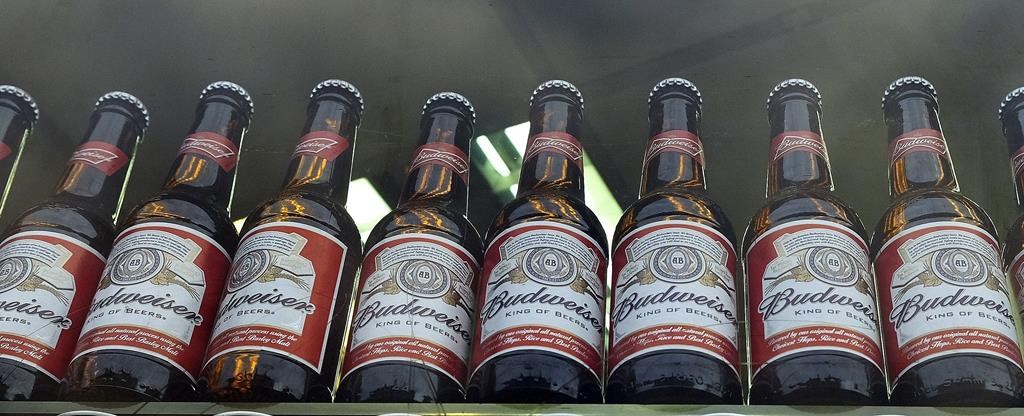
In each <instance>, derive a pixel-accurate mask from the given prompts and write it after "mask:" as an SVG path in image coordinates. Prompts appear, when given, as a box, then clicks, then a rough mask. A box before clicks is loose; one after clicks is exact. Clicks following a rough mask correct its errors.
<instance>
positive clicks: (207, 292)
mask: <svg viewBox="0 0 1024 416" xmlns="http://www.w3.org/2000/svg"><path fill="white" fill-rule="evenodd" d="M230 265H231V261H230V258H229V256H228V253H227V252H226V251H224V249H223V248H222V247H221V246H220V245H218V244H217V242H215V241H214V240H213V239H211V238H210V237H207V236H205V235H203V234H200V233H199V232H197V231H194V230H192V229H190V228H187V227H183V226H180V225H177V224H171V223H164V222H149V223H143V224H138V225H135V226H132V227H129V228H128V229H126V230H124V231H122V232H121V234H120V235H118V236H117V239H116V240H115V241H114V247H113V249H111V251H110V260H109V261H108V262H107V266H106V268H104V269H103V275H102V277H101V278H100V283H99V290H97V292H96V296H95V297H94V298H93V302H92V306H91V307H90V308H89V313H88V317H87V318H86V319H85V326H84V327H83V328H82V336H81V338H79V340H78V347H77V348H76V349H75V358H76V359H77V358H78V357H81V356H82V355H84V354H87V353H90V352H94V351H100V350H131V351H135V352H140V353H143V354H147V355H150V356H153V357H156V358H158V359H161V360H163V361H166V362H167V363H169V364H171V365H173V366H175V367H177V368H178V369H180V370H181V371H183V372H185V374H187V375H188V376H189V377H191V378H192V381H195V379H196V376H197V375H198V374H199V370H200V369H201V365H202V360H203V352H204V350H205V347H206V341H207V340H208V339H209V335H210V329H212V327H213V325H212V322H211V320H210V319H208V318H210V317H213V316H214V314H215V313H216V312H217V303H218V300H219V299H220V292H221V289H222V288H223V285H224V276H226V275H227V273H228V268H229V267H230Z"/></svg>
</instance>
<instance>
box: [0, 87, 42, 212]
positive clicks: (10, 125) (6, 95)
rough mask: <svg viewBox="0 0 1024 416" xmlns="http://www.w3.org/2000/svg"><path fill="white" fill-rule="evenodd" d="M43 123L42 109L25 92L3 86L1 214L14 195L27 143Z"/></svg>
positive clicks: (0, 112) (0, 103)
mask: <svg viewBox="0 0 1024 416" xmlns="http://www.w3.org/2000/svg"><path fill="white" fill-rule="evenodd" d="M38 121H39V107H37V106H36V102H35V100H33V99H32V97H31V96H30V95H28V93H27V92H25V90H22V89H21V88H18V87H15V86H13V85H0V186H3V191H2V193H0V212H3V210H4V206H5V205H6V203H7V196H8V195H10V193H11V185H12V184H13V183H14V174H15V173H16V171H17V169H18V161H19V160H21V151H22V149H23V148H24V147H25V139H27V138H28V136H29V134H31V133H32V128H33V127H34V126H35V124H36V122H38Z"/></svg>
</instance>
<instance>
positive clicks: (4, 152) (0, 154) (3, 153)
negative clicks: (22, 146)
mask: <svg viewBox="0 0 1024 416" xmlns="http://www.w3.org/2000/svg"><path fill="white" fill-rule="evenodd" d="M11 153H14V150H13V149H11V146H8V145H7V143H4V142H0V160H4V159H7V156H10V155H11Z"/></svg>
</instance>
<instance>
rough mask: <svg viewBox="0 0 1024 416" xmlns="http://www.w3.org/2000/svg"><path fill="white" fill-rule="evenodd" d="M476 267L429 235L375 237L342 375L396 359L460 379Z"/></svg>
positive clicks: (459, 250)
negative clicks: (377, 238)
mask: <svg viewBox="0 0 1024 416" xmlns="http://www.w3.org/2000/svg"><path fill="white" fill-rule="evenodd" d="M477 272H479V265H478V264H477V261H476V260H475V259H474V258H473V256H472V255H471V254H470V253H469V252H468V251H466V249H464V248H462V247H460V246H459V245H457V244H455V243H453V242H452V241H450V240H447V239H444V238H440V237H435V236H432V235H428V234H405V235H400V236H395V237H391V238H387V239H384V240H382V241H381V242H379V243H377V244H376V245H374V246H373V248H371V249H370V250H369V251H367V254H366V257H365V258H364V260H363V268H362V272H361V273H360V274H361V276H360V279H359V292H358V293H359V301H358V303H356V307H355V316H354V317H353V318H352V327H351V331H352V332H351V335H350V346H349V349H348V353H347V354H346V355H345V365H344V367H343V369H342V374H344V375H345V376H348V375H349V374H351V373H352V372H353V371H355V370H357V369H359V368H362V367H364V366H367V365H370V364H374V363H379V362H385V361H392V362H394V361H403V362H412V363H417V364H420V365H424V366H427V367H430V368H433V369H435V370H438V371H440V372H442V373H444V374H445V375H447V376H448V377H451V379H452V380H454V381H455V382H456V383H459V384H460V385H461V384H462V383H463V381H464V380H466V367H467V366H468V361H469V351H470V342H471V341H472V329H473V317H474V316H475V313H474V311H475V310H476V299H475V295H474V294H473V291H472V289H471V287H472V285H473V280H474V279H475V278H476V276H477Z"/></svg>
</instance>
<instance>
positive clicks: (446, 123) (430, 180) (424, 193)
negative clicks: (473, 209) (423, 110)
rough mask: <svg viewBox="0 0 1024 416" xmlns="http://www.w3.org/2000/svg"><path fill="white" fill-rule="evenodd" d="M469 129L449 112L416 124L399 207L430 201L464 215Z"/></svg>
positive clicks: (467, 183)
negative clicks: (417, 133) (415, 138)
mask: <svg viewBox="0 0 1024 416" xmlns="http://www.w3.org/2000/svg"><path fill="white" fill-rule="evenodd" d="M472 136H473V125H472V123H471V122H470V121H469V120H467V119H465V118H464V117H460V116H457V115H455V114H452V113H449V112H442V111H438V112H430V113H427V114H426V115H424V116H423V118H422V119H421V121H420V136H419V140H418V141H417V143H419V144H420V146H419V147H418V148H417V149H416V151H415V152H414V153H413V157H412V160H411V161H410V162H409V173H408V175H407V176H406V179H405V187H404V188H403V190H402V197H401V199H399V202H398V204H399V206H403V205H406V204H408V203H410V202H414V201H415V202H419V201H430V202H431V203H432V204H436V205H443V206H447V207H448V208H450V209H452V210H453V211H455V212H458V213H462V214H465V213H466V209H467V206H468V205H469V194H468V193H467V191H466V189H467V187H468V185H469V166H470V165H469V156H468V155H469V143H470V140H471V139H472Z"/></svg>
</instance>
